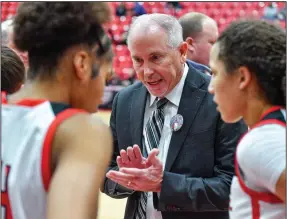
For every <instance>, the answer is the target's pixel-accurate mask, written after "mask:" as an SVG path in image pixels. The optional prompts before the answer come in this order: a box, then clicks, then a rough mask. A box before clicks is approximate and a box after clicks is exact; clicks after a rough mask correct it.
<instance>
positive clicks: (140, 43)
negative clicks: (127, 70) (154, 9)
mask: <svg viewBox="0 0 287 219" xmlns="http://www.w3.org/2000/svg"><path fill="white" fill-rule="evenodd" d="M167 42H168V36H167V34H166V33H165V32H164V31H163V30H162V29H160V28H159V27H157V26H152V27H151V26H150V27H149V28H148V30H147V31H142V29H141V28H138V30H134V31H133V33H132V35H131V36H130V40H129V50H130V53H131V57H132V60H133V66H134V69H135V72H136V74H137V76H138V79H139V80H140V81H141V82H142V83H143V84H144V85H145V86H146V88H147V89H148V91H149V92H150V93H151V94H152V95H154V96H157V97H164V96H166V95H167V94H168V93H169V92H170V91H171V90H172V89H173V88H174V87H175V86H176V84H177V83H178V82H179V80H180V78H181V76H182V73H183V66H184V63H185V61H186V51H187V44H186V43H183V44H181V45H180V46H179V47H178V48H175V49H173V48H171V47H170V46H169V45H168V43H167Z"/></svg>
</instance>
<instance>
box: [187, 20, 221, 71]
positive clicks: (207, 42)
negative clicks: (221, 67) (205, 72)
mask: <svg viewBox="0 0 287 219" xmlns="http://www.w3.org/2000/svg"><path fill="white" fill-rule="evenodd" d="M217 38H218V28H217V25H216V23H215V22H214V21H213V20H209V19H207V20H205V21H203V24H202V32H201V33H198V34H197V36H195V37H194V38H193V41H192V49H191V51H190V52H189V54H188V58H189V59H190V60H192V61H195V62H198V63H200V64H203V65H207V66H208V64H209V55H210V50H211V47H212V45H213V44H214V43H215V42H216V40H217Z"/></svg>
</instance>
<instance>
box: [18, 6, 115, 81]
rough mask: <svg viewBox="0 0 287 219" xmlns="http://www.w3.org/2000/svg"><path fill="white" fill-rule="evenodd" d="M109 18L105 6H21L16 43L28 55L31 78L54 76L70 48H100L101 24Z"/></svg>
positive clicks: (108, 11) (108, 9) (107, 9)
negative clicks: (55, 70)
mask: <svg viewBox="0 0 287 219" xmlns="http://www.w3.org/2000/svg"><path fill="white" fill-rule="evenodd" d="M109 18H110V8H109V6H108V5H107V3H105V2H24V3H21V4H20V6H19V7H18V11H17V14H16V16H15V19H14V33H15V34H14V42H15V45H16V47H17V48H18V49H19V50H20V51H28V55H29V68H30V70H29V72H30V73H29V76H31V74H32V77H35V76H36V75H37V74H39V73H38V72H39V71H41V70H42V71H43V70H44V71H46V72H49V73H51V72H52V71H53V70H54V69H55V66H56V65H57V64H58V63H57V62H58V59H59V57H60V56H61V55H63V53H64V52H65V51H66V49H68V48H69V47H71V46H74V45H80V44H85V45H88V46H92V45H94V44H96V43H98V44H99V41H100V40H101V38H102V37H104V35H105V32H104V30H103V28H102V24H104V23H105V22H108V21H109ZM100 49H101V48H100ZM104 52H105V51H104Z"/></svg>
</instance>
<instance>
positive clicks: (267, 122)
mask: <svg viewBox="0 0 287 219" xmlns="http://www.w3.org/2000/svg"><path fill="white" fill-rule="evenodd" d="M266 126H267V127H266ZM268 126H269V127H270V128H271V129H273V130H274V127H275V128H278V130H280V131H279V132H275V135H277V136H274V138H276V137H277V138H279V135H280V139H284V143H282V145H286V143H285V135H286V112H285V109H282V108H280V107H272V108H270V109H269V110H268V111H267V112H265V113H264V115H262V116H261V119H260V121H259V122H258V123H257V124H256V125H254V126H253V127H252V128H251V129H250V130H249V131H248V132H247V133H246V134H245V135H244V136H243V137H242V138H241V140H240V142H239V144H238V146H237V150H236V151H237V153H236V155H235V171H236V176H234V178H233V180H232V185H231V194H230V207H229V215H230V219H284V218H285V216H286V213H285V204H284V203H283V202H282V201H281V200H280V199H279V198H278V197H277V196H275V195H274V194H272V193H270V192H262V191H260V189H256V188H251V186H248V185H249V184H248V181H247V180H246V179H245V177H244V172H243V171H242V170H241V168H240V163H239V162H238V160H239V158H240V157H238V148H240V147H241V148H242V146H244V144H245V140H246V137H247V136H248V135H250V134H252V133H251V131H252V130H255V129H257V131H260V130H261V129H262V128H263V127H264V128H265V129H266V128H269V127H268ZM281 127H282V129H281ZM257 133H259V132H257ZM281 135H284V137H283V136H281ZM249 137H250V136H249ZM280 145H281V144H280ZM284 147H285V146H284ZM246 150H248V147H247V148H246ZM266 153H268V151H266ZM258 171H259V170H258ZM260 171H261V170H260ZM266 191H268V190H266Z"/></svg>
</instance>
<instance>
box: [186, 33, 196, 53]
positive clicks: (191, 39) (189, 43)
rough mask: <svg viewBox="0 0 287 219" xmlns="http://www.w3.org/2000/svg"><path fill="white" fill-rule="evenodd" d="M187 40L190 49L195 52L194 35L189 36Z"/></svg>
mask: <svg viewBox="0 0 287 219" xmlns="http://www.w3.org/2000/svg"><path fill="white" fill-rule="evenodd" d="M185 42H186V43H187V49H188V51H189V52H191V53H194V50H195V49H194V39H193V38H192V37H187V38H186V40H185Z"/></svg>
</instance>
